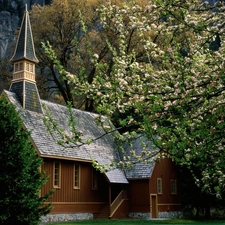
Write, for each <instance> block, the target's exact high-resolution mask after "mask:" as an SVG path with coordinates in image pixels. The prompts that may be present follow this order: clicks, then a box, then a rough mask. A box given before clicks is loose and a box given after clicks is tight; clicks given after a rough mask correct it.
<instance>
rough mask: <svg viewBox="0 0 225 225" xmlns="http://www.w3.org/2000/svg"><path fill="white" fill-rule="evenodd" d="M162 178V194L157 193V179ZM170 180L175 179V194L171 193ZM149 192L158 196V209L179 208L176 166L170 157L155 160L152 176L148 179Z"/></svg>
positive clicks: (173, 209) (175, 209) (161, 210)
mask: <svg viewBox="0 0 225 225" xmlns="http://www.w3.org/2000/svg"><path fill="white" fill-rule="evenodd" d="M158 178H161V179H162V194H158V193H157V179H158ZM171 180H177V194H171ZM149 190H150V193H151V194H157V196H158V198H157V199H158V211H159V212H164V211H178V210H180V205H179V204H180V191H179V182H178V176H177V173H176V167H175V166H174V164H173V162H172V161H171V159H164V160H162V161H159V162H156V164H155V168H154V170H153V173H152V177H151V178H150V180H149Z"/></svg>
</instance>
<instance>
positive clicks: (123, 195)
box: [110, 190, 127, 217]
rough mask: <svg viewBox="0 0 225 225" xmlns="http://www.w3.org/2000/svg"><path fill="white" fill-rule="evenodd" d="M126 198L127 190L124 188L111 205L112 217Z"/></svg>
mask: <svg viewBox="0 0 225 225" xmlns="http://www.w3.org/2000/svg"><path fill="white" fill-rule="evenodd" d="M124 199H127V191H126V190H122V191H121V192H120V193H119V194H118V196H117V197H116V198H115V200H114V201H113V202H112V204H111V205H110V217H111V216H112V215H113V214H114V213H115V211H116V209H117V208H118V206H119V205H120V203H121V202H122V201H123V200H124Z"/></svg>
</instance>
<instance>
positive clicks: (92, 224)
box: [54, 219, 225, 225]
mask: <svg viewBox="0 0 225 225" xmlns="http://www.w3.org/2000/svg"><path fill="white" fill-rule="evenodd" d="M147 224H148V225H157V224H159V225H165V224H176V225H183V224H190V225H204V224H206V225H214V224H215V225H216V224H225V220H199V221H196V220H183V219H172V220H87V221H76V222H64V223H54V225H147Z"/></svg>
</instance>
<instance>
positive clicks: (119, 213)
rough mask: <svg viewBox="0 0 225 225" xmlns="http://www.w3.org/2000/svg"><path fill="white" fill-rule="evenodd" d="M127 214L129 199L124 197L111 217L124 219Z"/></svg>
mask: <svg viewBox="0 0 225 225" xmlns="http://www.w3.org/2000/svg"><path fill="white" fill-rule="evenodd" d="M128 214H129V200H128V199H124V200H123V202H122V204H121V205H120V206H119V208H118V209H117V210H116V212H115V213H114V214H113V216H112V217H111V218H112V219H124V218H127V217H128Z"/></svg>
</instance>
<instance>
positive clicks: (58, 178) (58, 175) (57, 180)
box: [53, 162, 61, 188]
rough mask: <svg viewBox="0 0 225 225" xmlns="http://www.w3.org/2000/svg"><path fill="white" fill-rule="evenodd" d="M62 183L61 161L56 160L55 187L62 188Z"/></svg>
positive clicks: (54, 170)
mask: <svg viewBox="0 0 225 225" xmlns="http://www.w3.org/2000/svg"><path fill="white" fill-rule="evenodd" d="M60 185H61V163H60V162H54V164H53V187H54V188H60Z"/></svg>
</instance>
